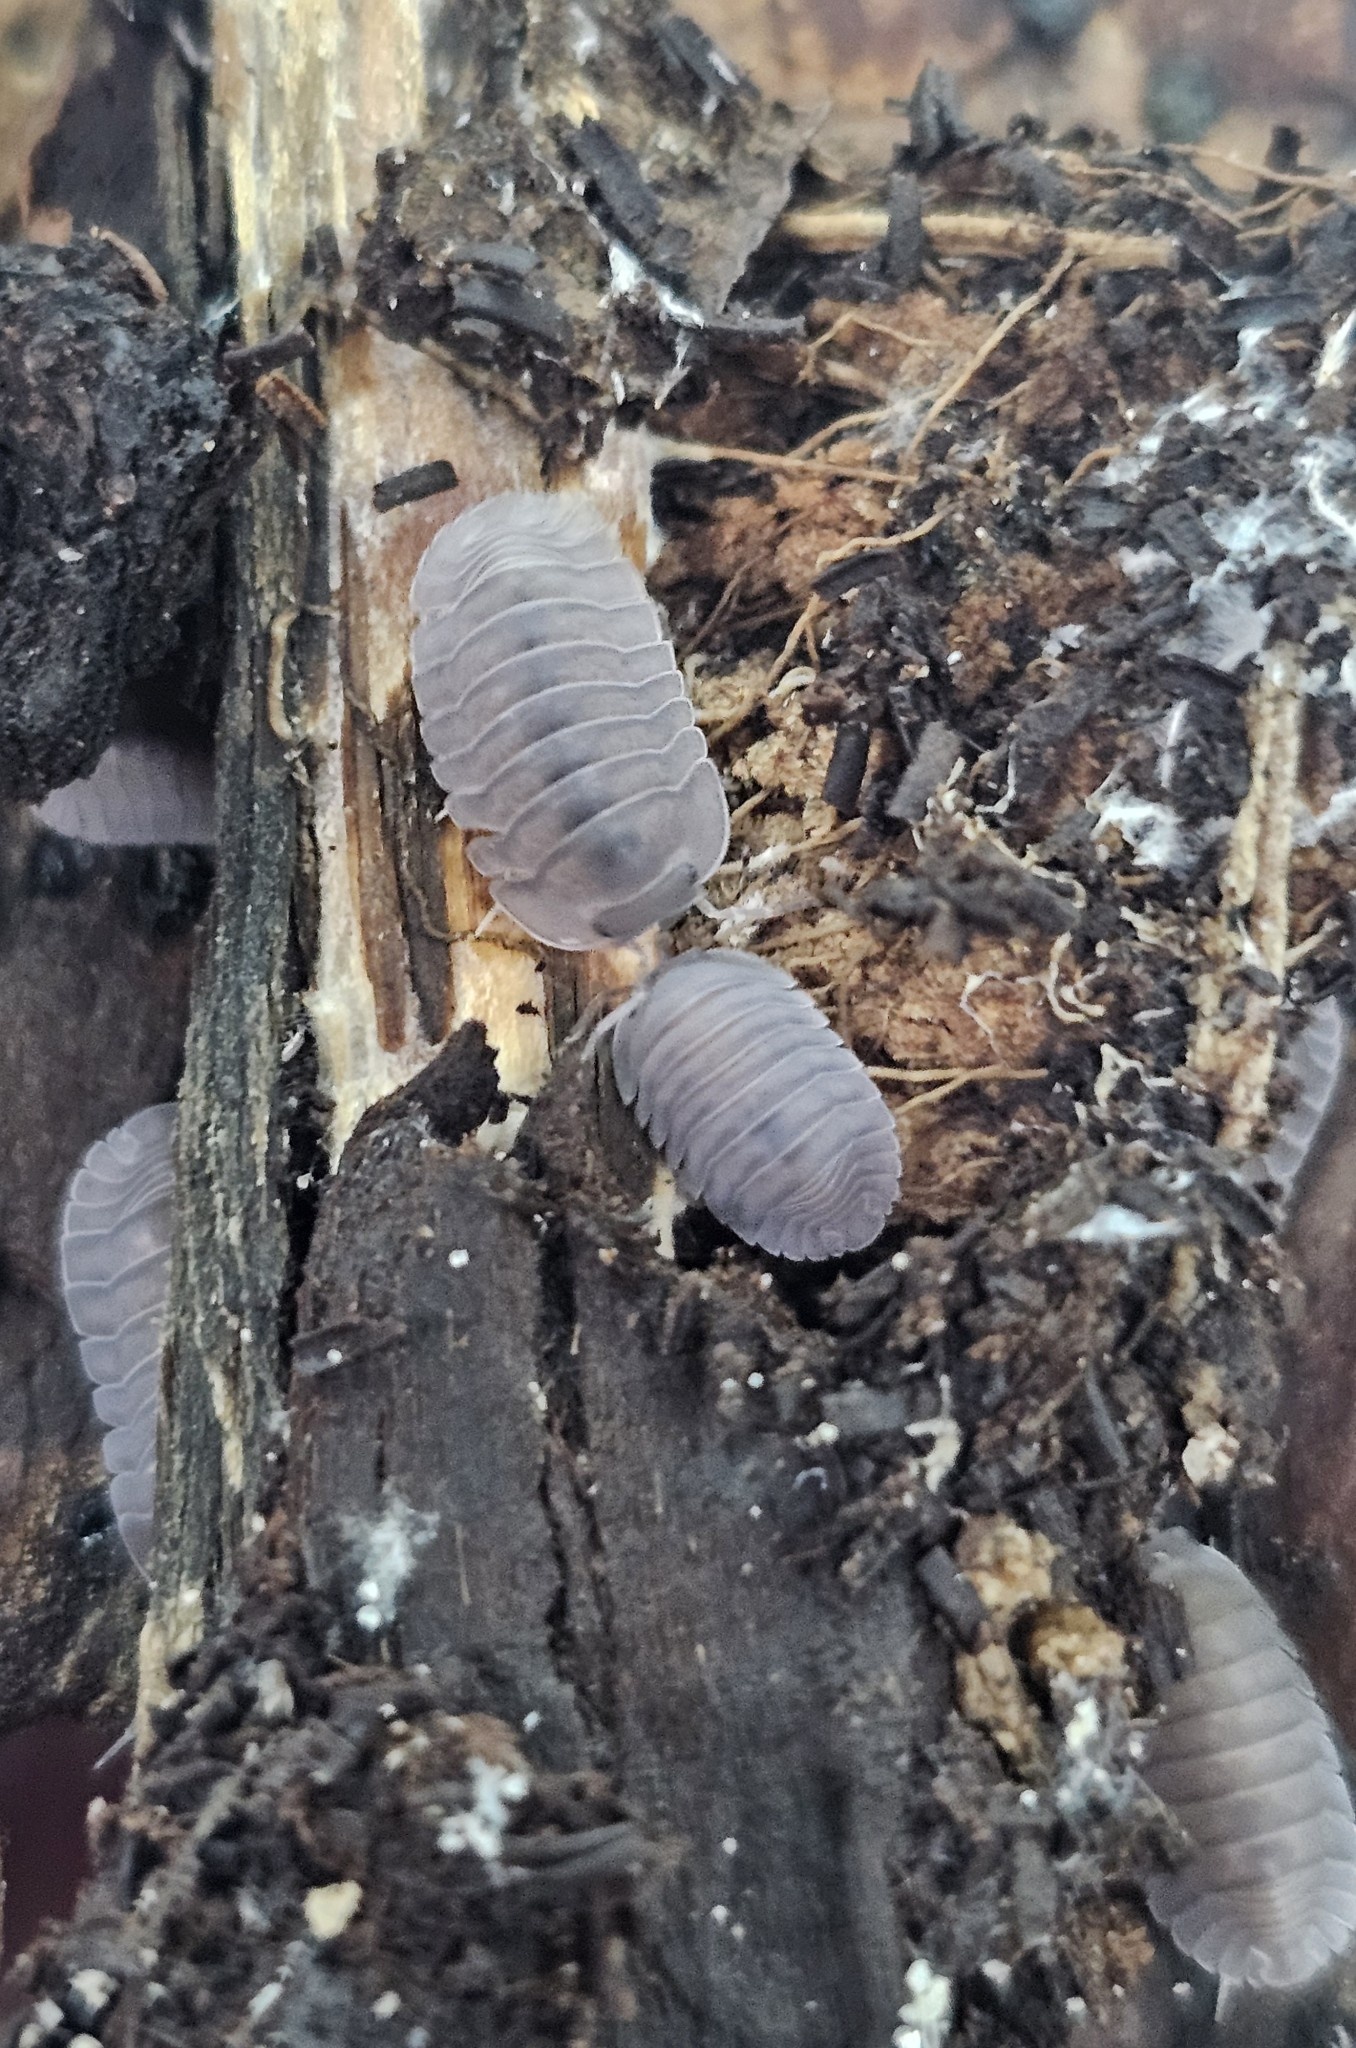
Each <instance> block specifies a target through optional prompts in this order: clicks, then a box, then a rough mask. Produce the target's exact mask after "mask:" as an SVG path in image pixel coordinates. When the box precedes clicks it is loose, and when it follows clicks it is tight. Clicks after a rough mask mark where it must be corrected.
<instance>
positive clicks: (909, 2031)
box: [890, 1956, 952, 2048]
mask: <svg viewBox="0 0 1356 2048" xmlns="http://www.w3.org/2000/svg"><path fill="white" fill-rule="evenodd" d="M904 1988H905V1990H906V1991H907V1993H908V1997H907V1998H906V1999H905V2001H904V2003H903V2005H901V2006H900V2008H899V2025H898V2026H897V2027H896V2028H895V2031H894V2033H893V2034H892V2035H891V2036H890V2044H891V2048H942V2044H943V2042H945V2041H946V2040H947V2038H948V2037H949V2035H950V2033H951V2011H952V2003H951V1979H950V1978H949V1977H944V1976H942V1974H941V1972H940V1971H939V1970H934V1969H933V1967H932V1964H931V1963H930V1962H929V1961H928V1960H927V1958H926V1956H917V1957H915V1959H914V1961H913V1962H911V1963H910V1964H909V1967H908V1969H907V1970H906V1971H905V1973H904Z"/></svg>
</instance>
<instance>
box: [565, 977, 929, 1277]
mask: <svg viewBox="0 0 1356 2048" xmlns="http://www.w3.org/2000/svg"><path fill="white" fill-rule="evenodd" d="M603 1029H604V1031H605V1032H607V1033H608V1034H609V1035H610V1037H611V1044H612V1071H613V1074H614V1075H615V1077H616V1082H617V1088H618V1090H619V1092H620V1094H621V1097H622V1100H623V1101H624V1102H627V1103H633V1104H634V1105H635V1110H636V1115H637V1117H638V1119H639V1121H640V1123H641V1125H642V1126H643V1127H644V1129H645V1130H646V1131H647V1132H648V1134H649V1136H650V1139H651V1141H652V1142H653V1143H654V1144H655V1145H656V1146H657V1147H658V1148H659V1150H660V1151H661V1152H662V1153H663V1154H664V1157H665V1159H666V1160H667V1161H668V1163H669V1166H670V1167H671V1168H672V1170H673V1174H674V1178H675V1179H676V1181H677V1182H678V1185H679V1188H680V1189H681V1190H682V1192H683V1193H684V1194H686V1195H689V1196H695V1197H697V1198H699V1199H700V1200H701V1201H703V1202H705V1203H706V1206H707V1207H708V1209H710V1211H711V1213H712V1215H714V1216H717V1217H719V1219H720V1220H721V1222H722V1223H727V1224H728V1225H729V1226H730V1228H731V1229H732V1230H734V1231H736V1232H737V1233H738V1235H739V1236H740V1237H742V1238H744V1239H745V1240H746V1242H748V1243H749V1244H756V1245H761V1246H762V1247H763V1249H764V1250H765V1251H769V1252H773V1253H775V1254H778V1255H780V1256H781V1257H782V1258H787V1259H828V1258H837V1257H839V1256H841V1254H842V1253H844V1252H850V1251H858V1250H860V1249H861V1247H862V1246H863V1245H867V1244H870V1243H871V1241H872V1239H873V1238H875V1237H878V1236H879V1235H880V1232H881V1230H882V1229H883V1228H884V1226H885V1223H886V1221H887V1219H888V1217H889V1214H890V1210H891V1208H892V1207H893V1205H894V1200H895V1196H896V1195H897V1193H898V1192H899V1175H900V1158H899V1140H898V1138H897V1137H896V1135H895V1125H894V1118H893V1117H892V1116H891V1114H890V1111H889V1109H888V1108H887V1107H886V1104H885V1102H884V1100H883V1098H882V1096H881V1093H880V1090H879V1089H878V1088H877V1087H876V1084H875V1082H874V1081H873V1080H872V1079H871V1077H870V1075H869V1074H868V1073H867V1071H866V1069H865V1067H863V1065H862V1064H861V1061H860V1060H859V1059H858V1058H857V1056H856V1054H855V1053H854V1052H852V1051H851V1050H850V1049H849V1048H848V1047H847V1046H846V1045H844V1043H843V1041H842V1039H841V1038H839V1036H838V1034H837V1033H836V1032H835V1031H833V1030H831V1029H830V1027H829V1024H828V1022H827V1020H826V1019H825V1018H824V1016H823V1015H822V1014H821V1013H820V1011H819V1010H818V1009H817V1008H816V1006H815V1004H814V1003H813V1001H812V1000H811V999H810V997H809V996H808V995H807V994H806V993H805V991H804V989H802V988H800V987H798V986H797V984H796V983H795V982H794V981H793V980H792V979H791V976H790V975H789V974H784V973H783V972H782V970H781V969H780V968H779V967H773V966H770V965H769V963H768V962H767V961H765V960H759V959H756V958H753V957H751V956H750V955H748V954H746V953H733V952H725V951H720V950H716V951H711V952H701V953H684V954H681V955H680V956H679V958H678V959H676V960H671V961H668V962H666V963H665V965H664V966H662V967H660V968H659V969H657V970H656V972H655V973H654V974H652V975H651V976H650V977H649V978H648V979H647V980H646V981H644V982H642V983H641V985H640V987H639V989H637V991H636V993H635V994H634V995H633V996H631V997H630V999H629V1000H628V1001H627V1002H626V1003H624V1004H623V1005H622V1007H621V1008H620V1009H619V1010H617V1011H615V1012H614V1014H613V1015H612V1016H611V1017H610V1018H609V1019H608V1020H607V1023H606V1024H605V1025H604V1027H603Z"/></svg>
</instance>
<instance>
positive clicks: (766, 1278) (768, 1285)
mask: <svg viewBox="0 0 1356 2048" xmlns="http://www.w3.org/2000/svg"><path fill="white" fill-rule="evenodd" d="M758 1285H759V1286H760V1287H761V1288H762V1290H763V1293H764V1294H769V1293H771V1291H772V1275H771V1273H760V1274H759V1275H758Z"/></svg>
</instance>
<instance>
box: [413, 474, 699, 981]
mask: <svg viewBox="0 0 1356 2048" xmlns="http://www.w3.org/2000/svg"><path fill="white" fill-rule="evenodd" d="M412 599H413V604H414V607H415V610H416V611H417V612H418V613H419V615H420V620H421V623H420V624H419V625H418V626H416V628H415V630H414V636H413V640H412V643H411V650H412V673H413V682H414V694H415V700H416V702H417V704H418V706H419V717H420V723H421V727H422V730H423V735H424V742H425V745H426V746H427V748H428V751H429V756H430V758H431V761H432V764H433V772H434V775H435V776H436V777H437V780H438V783H439V786H440V787H441V789H442V790H443V791H444V793H445V795H446V798H447V803H446V807H445V808H446V813H447V816H448V817H450V818H451V819H453V821H454V822H455V823H456V824H458V825H460V826H461V827H462V828H463V829H464V830H466V831H468V832H474V833H481V834H483V835H484V836H483V837H481V838H477V839H474V840H472V842H471V844H470V847H469V849H468V858H469V859H470V861H471V864H472V866H473V867H475V868H477V869H478V870H479V872H480V873H481V874H482V875H484V876H485V877H486V878H487V879H488V881H489V882H490V884H491V891H492V894H493V896H494V899H495V901H496V903H498V904H499V905H500V906H501V908H502V909H504V910H506V911H507V912H508V913H509V915H510V916H511V917H513V918H516V919H517V921H518V923H519V924H521V925H522V926H523V927H524V928H525V929H526V930H527V931H528V932H530V933H531V934H532V936H533V938H536V939H539V940H541V941H542V943H543V944H544V945H548V946H560V947H564V948H566V949H570V950H575V951H578V950H582V949H584V948H586V947H591V946H604V945H612V944H617V943H620V942H623V941H625V940H627V939H633V938H635V937H636V936H637V935H638V934H639V933H640V932H642V931H644V930H645V929H646V928H647V927H648V926H649V925H652V924H659V923H663V922H666V921H668V920H670V919H672V918H675V917H677V916H678V915H679V914H680V913H681V912H682V911H684V910H686V909H687V907H688V905H689V904H690V903H691V902H692V900H693V898H694V896H695V895H696V894H697V891H698V890H699V888H700V887H701V884H702V883H703V882H704V881H705V880H706V878H707V876H708V875H709V874H711V872H712V870H713V869H714V868H716V867H717V866H718V865H719V863H720V861H721V860H722V858H723V857H724V853H725V848H726V845H727V843H728V840H729V816H728V813H727V811H726V806H725V797H724V793H723V791H722V789H721V785H720V777H719V776H718V775H717V773H716V771H715V768H714V767H713V766H712V763H711V761H710V759H709V758H708V756H707V752H706V742H705V740H704V739H703V738H702V735H701V733H700V732H699V731H698V729H697V727H696V725H695V724H694V723H693V717H692V706H691V704H690V703H689V701H688V698H687V694H686V692H685V690H684V688H683V681H682V677H681V676H680V675H679V674H678V671H677V669H676V668H675V666H674V659H673V649H672V647H671V646H670V645H669V643H668V641H667V640H665V639H664V638H663V634H662V629H661V626H660V621H659V614H658V612H657V610H656V608H655V605H654V602H653V600H652V599H651V597H650V595H649V593H648V591H647V590H646V588H645V584H644V582H643V580H642V578H641V577H640V575H639V573H638V572H637V571H636V570H635V569H634V568H633V567H632V565H631V564H630V562H628V561H627V559H626V557H625V556H624V555H623V554H622V552H621V550H620V548H619V546H618V543H617V538H616V535H615V534H614V532H613V531H612V529H611V528H610V527H609V526H607V525H606V524H605V522H604V521H603V519H602V518H601V517H600V516H599V514H598V513H597V511H595V509H594V507H593V506H592V505H591V504H590V502H589V500H588V499H587V498H586V497H585V496H584V495H583V494H582V493H581V492H578V491H561V492H558V493H556V494H554V495H551V496H545V495H541V494H533V493H530V492H516V491H510V492H507V493H505V494H503V495H502V496H500V497H495V498H486V499H485V500H484V501H483V502H482V503H480V504H478V505H474V506H472V507H471V508H470V510H469V511H466V512H463V513H462V514H461V516H460V517H459V518H457V519H454V520H452V521H451V522H450V523H449V524H448V525H447V526H445V527H444V528H443V529H442V531H441V532H440V533H438V534H437V535H435V537H434V539H433V541H432V542H431V543H430V545H429V547H428V549H427V550H426V552H425V554H424V557H423V560H422V561H421V562H420V564H419V568H418V571H417V573H416V575H415V579H414V588H413V592H412Z"/></svg>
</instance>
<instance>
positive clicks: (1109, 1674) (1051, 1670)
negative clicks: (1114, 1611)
mask: <svg viewBox="0 0 1356 2048" xmlns="http://www.w3.org/2000/svg"><path fill="white" fill-rule="evenodd" d="M1026 1660H1027V1662H1028V1663H1029V1664H1030V1665H1032V1666H1033V1667H1034V1668H1035V1669H1036V1670H1037V1671H1039V1672H1041V1673H1042V1674H1043V1675H1044V1676H1045V1677H1046V1678H1054V1677H1057V1676H1059V1675H1060V1674H1063V1675H1064V1676H1066V1677H1068V1678H1074V1679H1080V1680H1088V1679H1094V1678H1123V1677H1124V1676H1125V1638H1124V1637H1123V1636H1121V1635H1118V1634H1117V1632H1116V1630H1115V1629H1114V1628H1109V1627H1108V1626H1107V1624H1106V1622H1104V1621H1103V1620H1102V1617H1101V1615H1100V1614H1097V1613H1096V1612H1095V1611H1094V1610H1093V1609H1092V1608H1091V1607H1085V1606H1083V1605H1082V1603H1081V1602H1078V1601H1059V1600H1056V1601H1052V1602H1051V1603H1050V1604H1049V1605H1048V1606H1045V1607H1042V1608H1041V1609H1040V1610H1039V1611H1038V1613H1037V1615H1036V1618H1035V1620H1034V1621H1033V1623H1032V1625H1031V1629H1030V1633H1029V1634H1028V1637H1027V1642H1026Z"/></svg>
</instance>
